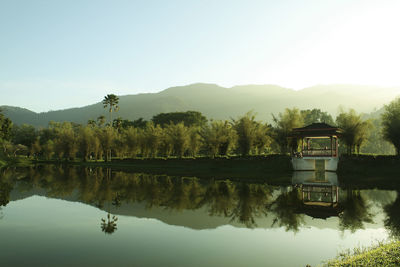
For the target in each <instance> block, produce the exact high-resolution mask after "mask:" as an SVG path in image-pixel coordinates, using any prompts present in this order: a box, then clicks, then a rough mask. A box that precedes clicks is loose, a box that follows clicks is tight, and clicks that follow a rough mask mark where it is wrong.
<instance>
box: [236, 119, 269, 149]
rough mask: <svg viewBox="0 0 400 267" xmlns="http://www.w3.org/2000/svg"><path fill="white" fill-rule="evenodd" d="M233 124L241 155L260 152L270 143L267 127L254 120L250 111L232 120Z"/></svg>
mask: <svg viewBox="0 0 400 267" xmlns="http://www.w3.org/2000/svg"><path fill="white" fill-rule="evenodd" d="M233 125H234V129H235V130H236V133H237V135H238V150H239V153H240V154H241V155H249V154H251V153H253V154H259V153H262V152H263V150H264V148H265V147H266V146H267V145H269V144H270V143H271V139H270V136H269V127H268V126H267V125H264V124H262V123H261V122H258V121H256V120H255V115H254V114H253V113H252V112H248V113H246V114H245V115H244V116H242V117H240V118H239V119H238V120H236V121H235V120H234V121H233Z"/></svg>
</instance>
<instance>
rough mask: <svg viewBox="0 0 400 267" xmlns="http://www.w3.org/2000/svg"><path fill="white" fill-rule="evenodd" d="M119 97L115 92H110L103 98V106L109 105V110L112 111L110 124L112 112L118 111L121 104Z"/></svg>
mask: <svg viewBox="0 0 400 267" xmlns="http://www.w3.org/2000/svg"><path fill="white" fill-rule="evenodd" d="M118 102H119V98H118V96H116V95H114V94H109V95H106V96H105V97H104V99H103V107H104V108H107V107H108V112H110V125H112V112H113V110H114V111H118V109H119V106H118Z"/></svg>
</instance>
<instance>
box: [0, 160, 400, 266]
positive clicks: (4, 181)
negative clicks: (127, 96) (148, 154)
mask: <svg viewBox="0 0 400 267" xmlns="http://www.w3.org/2000/svg"><path fill="white" fill-rule="evenodd" d="M0 201H1V203H0V205H1V209H0V218H1V219H0V236H1V238H0V248H1V265H2V266H35V265H36V266H305V265H306V264H311V265H313V266H316V265H317V264H320V263H321V261H323V260H326V259H329V258H332V257H335V256H336V255H337V253H338V252H340V251H342V250H343V249H346V248H353V247H356V246H366V245H370V244H372V243H375V242H378V241H381V240H385V239H387V238H388V237H390V236H393V235H396V234H398V233H399V232H400V231H399V229H400V219H399V218H400V217H399V215H398V212H399V210H400V209H399V208H400V200H399V197H398V193H397V192H396V191H387V190H377V189H374V190H355V189H352V188H340V187H338V182H337V177H336V176H335V174H332V173H327V174H315V173H294V174H293V177H289V178H288V179H287V181H284V182H283V183H282V185H268V184H266V183H243V182H232V181H229V180H224V181H221V180H200V179H197V178H194V177H168V176H161V175H149V174H136V173H124V172H116V171H111V170H109V169H87V168H86V169H83V168H81V169H75V168H67V169H63V168H54V167H44V168H43V167H42V168H37V169H17V170H3V171H2V174H1V176H0Z"/></svg>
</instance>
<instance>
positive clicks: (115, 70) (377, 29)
mask: <svg viewBox="0 0 400 267" xmlns="http://www.w3.org/2000/svg"><path fill="white" fill-rule="evenodd" d="M399 13H400V1H395V0H393V1H385V0H377V1H367V0H358V1H356V0H354V1H351V0H335V1H333V0H303V1H302V0H293V1H290V0H279V1H266V0H263V1H255V0H247V1H245V0H243V1H234V0H226V1H223V0H212V1H205V0H196V1H195V0H191V1H190V0H181V1H178V0H177V1H172V0H159V1H133V0H131V1H120V0H114V1H111V0H109V1H101V0H93V1H89V0H79V1H78V0H69V1H67V0H65V1H57V0H47V1H42V0H35V1H30V0H27V1H22V0H0V92H1V98H0V105H17V106H22V107H26V108H29V109H32V110H34V111H47V110H50V109H53V110H54V109H60V108H67V107H74V106H83V105H88V104H92V103H94V102H97V101H100V100H101V99H102V98H103V96H104V95H105V94H107V93H115V94H118V95H124V94H136V93H141V92H157V91H160V90H163V89H165V88H167V87H170V86H175V85H186V84H190V83H196V82H207V83H217V84H219V85H222V86H233V85H239V84H278V85H281V86H285V87H289V88H294V89H300V88H304V87H307V86H311V85H315V84H321V83H322V84H331V83H355V84H371V85H384V86H391V85H400V75H399V73H398V69H399V68H398V64H399V62H400V53H399V50H400V38H399V34H398V27H399V25H400V16H398V14H399Z"/></svg>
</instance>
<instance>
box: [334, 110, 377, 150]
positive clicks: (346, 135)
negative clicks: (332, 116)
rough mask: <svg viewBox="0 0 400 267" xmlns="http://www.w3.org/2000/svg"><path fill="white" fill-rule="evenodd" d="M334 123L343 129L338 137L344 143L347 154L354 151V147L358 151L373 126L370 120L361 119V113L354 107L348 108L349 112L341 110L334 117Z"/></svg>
mask: <svg viewBox="0 0 400 267" xmlns="http://www.w3.org/2000/svg"><path fill="white" fill-rule="evenodd" d="M336 124H337V126H338V127H339V128H341V129H342V131H343V132H342V134H341V136H340V139H341V140H342V141H343V143H344V144H345V145H346V148H347V154H348V155H350V154H352V153H354V152H355V151H356V149H357V153H359V152H360V148H361V146H362V145H363V144H364V143H365V141H366V140H367V138H368V135H369V131H370V129H371V128H372V126H373V125H372V122H371V121H370V120H367V121H363V120H362V118H361V115H358V114H357V113H356V112H355V110H354V109H350V111H349V112H345V111H342V112H341V113H340V114H339V115H338V116H337V117H336Z"/></svg>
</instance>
